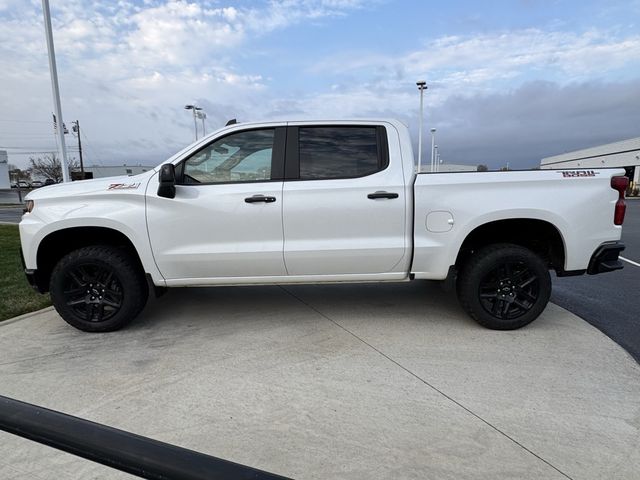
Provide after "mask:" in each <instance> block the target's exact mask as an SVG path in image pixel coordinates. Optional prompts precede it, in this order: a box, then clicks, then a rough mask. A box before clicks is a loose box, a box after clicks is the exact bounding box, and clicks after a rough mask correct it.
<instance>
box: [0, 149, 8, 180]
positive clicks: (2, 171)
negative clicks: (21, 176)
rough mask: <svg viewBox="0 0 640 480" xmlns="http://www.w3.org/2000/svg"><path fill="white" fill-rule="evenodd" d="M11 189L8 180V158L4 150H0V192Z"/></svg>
mask: <svg viewBox="0 0 640 480" xmlns="http://www.w3.org/2000/svg"><path fill="white" fill-rule="evenodd" d="M5 188H11V179H10V178H9V157H8V156H7V151H6V150H0V190H2V189H5Z"/></svg>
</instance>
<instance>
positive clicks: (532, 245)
mask: <svg viewBox="0 0 640 480" xmlns="http://www.w3.org/2000/svg"><path fill="white" fill-rule="evenodd" d="M494 243H512V244H514V245H520V246H522V247H525V248H528V249H530V250H532V251H533V252H535V253H537V254H538V255H540V256H541V257H542V258H543V259H544V260H545V261H546V262H547V264H548V266H549V267H550V268H553V269H554V270H555V271H556V272H558V274H563V273H564V271H565V270H564V265H565V258H566V244H565V239H564V238H563V236H562V233H561V232H560V230H559V229H558V228H557V227H556V226H555V225H553V224H552V223H551V222H548V221H546V220H541V219H535V218H509V219H502V220H494V221H490V222H487V223H484V224H482V225H479V226H477V227H475V228H474V229H473V230H472V231H471V232H469V233H468V234H467V236H466V237H465V239H464V241H463V242H462V245H461V246H460V249H459V251H458V255H457V257H456V262H455V264H456V266H457V267H460V266H461V265H462V264H464V263H465V262H466V261H467V259H468V258H469V257H470V256H471V255H472V254H473V253H474V252H475V251H476V250H478V249H479V248H482V247H485V246H487V245H491V244H494Z"/></svg>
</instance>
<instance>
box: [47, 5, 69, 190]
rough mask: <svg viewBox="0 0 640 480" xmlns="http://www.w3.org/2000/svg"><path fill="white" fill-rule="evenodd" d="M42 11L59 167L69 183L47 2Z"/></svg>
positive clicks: (63, 178)
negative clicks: (55, 118)
mask: <svg viewBox="0 0 640 480" xmlns="http://www.w3.org/2000/svg"><path fill="white" fill-rule="evenodd" d="M42 11H43V13H44V30H45V34H46V37H47V51H48V52H49V71H50V73H51V90H52V93H53V109H54V111H55V113H56V117H57V119H58V122H59V123H58V125H59V128H58V129H57V130H56V134H57V135H58V154H59V155H60V165H61V166H62V181H63V182H68V181H69V162H68V161H67V146H66V144H65V143H64V127H63V125H64V123H63V121H62V106H61V104H60V88H59V86H58V70H57V68H56V52H55V49H54V47H53V31H52V28H51V12H50V11H49V0H42Z"/></svg>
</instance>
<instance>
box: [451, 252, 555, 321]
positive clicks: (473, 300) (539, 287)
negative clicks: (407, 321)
mask: <svg viewBox="0 0 640 480" xmlns="http://www.w3.org/2000/svg"><path fill="white" fill-rule="evenodd" d="M550 295H551V277H550V275H549V270H548V268H547V265H546V264H545V262H544V261H543V260H542V259H541V258H540V257H539V256H538V255H536V254H535V253H534V252H532V251H531V250H529V249H527V248H524V247H521V246H519V245H511V244H496V245H490V246H488V247H484V248H482V249H480V250H479V251H478V252H476V253H474V254H473V255H472V256H471V257H470V258H469V260H468V261H467V263H466V264H465V265H464V266H463V268H462V270H461V272H460V275H459V277H458V298H459V299H460V303H461V304H462V307H463V308H464V309H465V310H466V311H467V313H468V314H469V315H470V316H471V317H472V318H473V319H474V320H476V321H477V322H478V323H479V324H480V325H482V326H484V327H487V328H491V329H494V330H514V329H516V328H520V327H523V326H525V325H527V324H528V323H531V322H532V321H533V320H535V319H536V318H537V317H538V316H539V315H540V314H541V313H542V311H543V310H544V309H545V307H546V306H547V303H548V302H549V296H550Z"/></svg>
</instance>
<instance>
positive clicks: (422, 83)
mask: <svg viewBox="0 0 640 480" xmlns="http://www.w3.org/2000/svg"><path fill="white" fill-rule="evenodd" d="M416 85H417V86H418V90H420V122H419V127H418V128H419V129H420V130H419V132H418V173H420V170H422V122H423V121H424V118H423V107H424V100H423V97H424V91H425V90H426V89H427V82H425V81H424V80H420V81H418V82H416Z"/></svg>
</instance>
